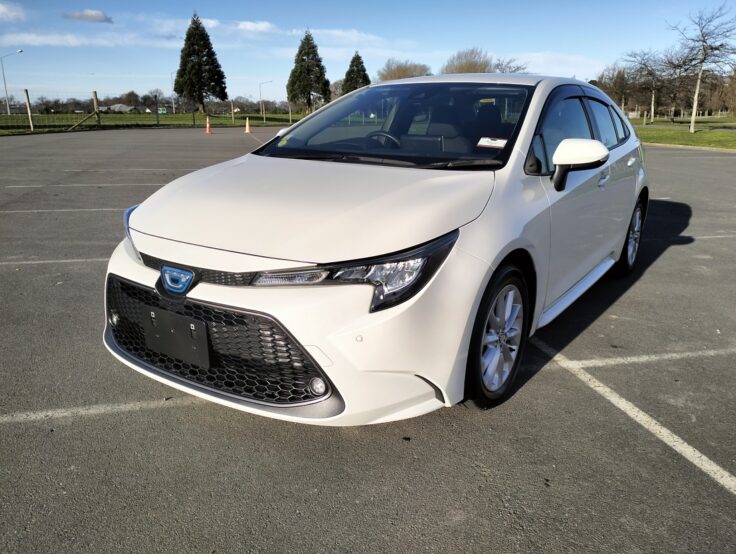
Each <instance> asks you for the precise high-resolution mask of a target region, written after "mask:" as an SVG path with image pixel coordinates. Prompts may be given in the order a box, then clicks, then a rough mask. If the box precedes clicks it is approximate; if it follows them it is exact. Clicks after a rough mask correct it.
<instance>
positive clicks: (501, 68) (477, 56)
mask: <svg viewBox="0 0 736 554" xmlns="http://www.w3.org/2000/svg"><path fill="white" fill-rule="evenodd" d="M525 70H526V65H524V64H522V63H517V61H516V59H514V58H508V59H504V58H496V60H495V61H494V59H493V56H489V55H488V53H487V52H486V51H485V50H482V49H481V48H477V47H476V48H468V49H467V50H460V51H459V52H455V53H454V54H453V55H452V56H450V59H448V60H447V62H445V65H443V66H442V69H440V73H518V72H520V71H525Z"/></svg>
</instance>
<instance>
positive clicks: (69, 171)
mask: <svg viewBox="0 0 736 554" xmlns="http://www.w3.org/2000/svg"><path fill="white" fill-rule="evenodd" d="M203 167H204V166H203ZM198 169H202V168H201V167H176V168H166V167H121V168H119V169H62V171H63V172H65V173H85V172H92V173H114V172H118V171H197V170H198Z"/></svg>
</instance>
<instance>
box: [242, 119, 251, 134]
mask: <svg viewBox="0 0 736 554" xmlns="http://www.w3.org/2000/svg"><path fill="white" fill-rule="evenodd" d="M243 134H246V135H247V134H250V118H249V117H246V118H245V131H244V133H243Z"/></svg>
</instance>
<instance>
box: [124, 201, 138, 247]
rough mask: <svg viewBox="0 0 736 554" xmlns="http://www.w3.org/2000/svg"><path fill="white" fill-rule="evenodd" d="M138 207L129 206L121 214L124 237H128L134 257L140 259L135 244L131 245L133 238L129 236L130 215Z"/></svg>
mask: <svg viewBox="0 0 736 554" xmlns="http://www.w3.org/2000/svg"><path fill="white" fill-rule="evenodd" d="M138 206H139V204H136V205H135V206H131V207H130V208H128V209H127V210H125V211H124V212H123V229H125V236H126V237H128V240H129V241H130V244H131V245H132V246H133V250H135V253H136V255H137V256H138V257H139V258H140V254H139V253H138V249H137V248H136V247H135V244H133V237H131V236H130V215H131V214H132V213H133V212H134V211H135V209H136V208H137V207H138Z"/></svg>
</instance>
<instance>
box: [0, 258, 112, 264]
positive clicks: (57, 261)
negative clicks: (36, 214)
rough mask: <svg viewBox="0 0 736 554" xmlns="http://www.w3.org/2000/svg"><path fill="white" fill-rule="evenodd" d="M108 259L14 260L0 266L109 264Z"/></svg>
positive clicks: (4, 262) (3, 262)
mask: <svg viewBox="0 0 736 554" xmlns="http://www.w3.org/2000/svg"><path fill="white" fill-rule="evenodd" d="M109 261H110V258H76V259H74V258H73V259H68V260H16V261H2V262H0V265H42V264H83V263H88V262H109Z"/></svg>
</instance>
